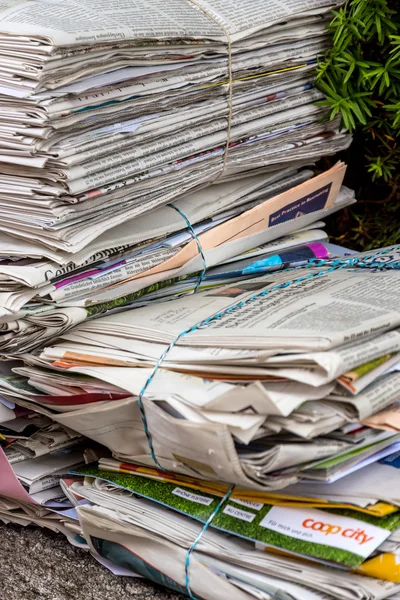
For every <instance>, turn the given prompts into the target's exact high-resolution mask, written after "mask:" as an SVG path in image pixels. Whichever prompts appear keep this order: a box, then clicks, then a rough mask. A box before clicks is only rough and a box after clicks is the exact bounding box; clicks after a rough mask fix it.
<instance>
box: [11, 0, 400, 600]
mask: <svg viewBox="0 0 400 600" xmlns="http://www.w3.org/2000/svg"><path fill="white" fill-rule="evenodd" d="M340 4H341V1H340V0H291V1H290V2H282V1H280V0H241V2H237V1H236V0H231V1H230V2H224V1H223V0H168V2H164V3H162V5H160V3H159V2H156V0H146V2H143V1H142V0H131V1H130V2H128V3H127V2H124V1H123V0H115V1H114V2H111V3H110V2H108V3H107V2H103V1H102V0H81V1H80V2H79V3H78V2H77V0H63V2H60V1H59V0H4V1H3V2H2V3H1V6H0V17H1V19H0V172H1V174H0V331H1V338H0V354H1V356H2V358H6V359H8V360H7V361H6V360H4V361H2V368H1V373H0V393H1V396H0V475H1V476H0V519H2V520H4V521H6V522H8V521H10V522H15V523H21V524H27V523H30V522H34V523H37V524H38V525H41V526H47V527H50V528H52V529H53V530H55V531H60V532H62V533H64V534H65V535H66V536H67V537H68V539H69V540H70V541H71V543H73V544H76V545H79V546H84V547H86V548H88V549H89V550H90V551H91V552H92V554H93V555H94V556H96V557H97V558H98V560H100V561H101V562H103V564H107V566H108V567H109V568H111V569H115V571H118V569H119V572H122V571H121V569H122V568H125V569H129V570H130V571H134V572H137V573H139V574H141V575H144V576H146V577H149V578H151V579H153V580H154V581H157V582H159V583H163V584H165V585H167V586H169V587H170V588H172V589H174V590H175V591H179V592H183V593H186V594H187V595H189V596H190V597H191V598H192V599H193V598H199V599H200V598H203V599H205V600H215V599H217V600H226V599H227V598H229V599H231V598H232V599H233V600H249V599H250V598H259V599H260V600H270V599H271V598H273V599H275V600H317V599H322V600H333V598H336V599H337V598H340V599H343V600H353V599H354V600H364V599H365V600H380V599H381V598H385V597H389V596H392V597H393V598H395V594H396V593H397V594H398V597H400V587H399V585H398V584H399V582H400V567H399V565H398V563H399V562H400V560H399V559H398V556H399V554H400V553H399V544H400V511H399V507H400V488H398V486H397V484H393V483H391V484H390V485H389V484H388V483H387V482H388V481H392V480H393V475H392V473H393V472H395V471H393V469H397V468H398V466H399V464H400V459H399V455H400V419H399V416H398V415H399V414H400V413H399V409H398V404H397V402H398V400H399V395H400V394H399V391H398V390H399V385H400V373H399V364H400V309H399V306H398V294H399V285H400V279H399V274H398V271H396V269H398V265H399V251H398V249H396V248H388V249H384V250H380V251H376V252H374V253H372V254H371V255H370V254H361V255H360V254H359V255H355V254H354V253H352V252H351V251H348V250H346V249H344V248H340V247H337V246H334V245H332V244H330V243H329V242H328V239H327V236H326V234H325V232H324V231H323V225H324V223H323V221H321V219H323V218H324V217H325V216H327V215H329V214H331V213H332V212H334V211H336V210H339V209H340V208H342V207H345V206H349V205H350V204H352V203H353V202H354V201H355V200H354V194H353V192H351V191H350V190H348V189H347V188H346V187H344V186H342V181H343V176H344V171H345V166H344V165H343V164H342V163H341V162H338V163H337V164H336V165H335V166H334V167H332V168H331V169H329V170H327V171H325V172H317V171H316V170H315V164H314V163H315V162H316V160H317V159H318V158H320V157H321V156H324V155H327V154H333V153H335V152H336V151H338V150H341V149H344V148H346V147H347V146H348V144H349V136H348V135H347V134H346V133H344V132H342V131H340V130H339V120H338V119H334V120H333V121H331V122H328V121H326V120H324V119H323V117H324V116H325V113H326V107H324V105H323V102H322V103H321V102H320V101H321V100H322V101H323V96H322V95H321V94H320V92H318V91H317V90H316V89H315V88H314V85H313V78H314V75H315V73H314V69H315V65H316V62H317V60H318V57H319V56H320V55H322V53H323V52H324V50H325V49H326V48H327V46H328V44H329V40H328V36H327V33H326V29H325V26H326V23H327V22H328V20H329V19H330V15H329V11H330V9H332V8H334V7H336V6H339V5H340ZM155 134H156V137H155ZM95 317H97V318H95ZM113 565H114V566H113Z"/></svg>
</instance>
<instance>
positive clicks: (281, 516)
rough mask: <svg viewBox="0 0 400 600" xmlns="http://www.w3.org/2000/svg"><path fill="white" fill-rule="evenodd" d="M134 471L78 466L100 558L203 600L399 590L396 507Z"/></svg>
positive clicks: (83, 511)
mask: <svg viewBox="0 0 400 600" xmlns="http://www.w3.org/2000/svg"><path fill="white" fill-rule="evenodd" d="M396 461H397V464H398V462H399V453H397V455H396ZM377 466H378V467H382V469H383V470H385V469H386V470H389V471H390V469H392V471H393V468H392V467H388V466H386V465H384V464H381V463H378V465H377ZM128 467H129V465H124V466H123V468H121V469H120V471H124V472H120V473H117V472H115V471H113V469H112V468H111V467H110V465H104V467H102V468H100V469H99V468H98V467H96V466H86V467H82V468H80V469H78V470H77V474H78V475H79V474H80V475H83V474H84V475H85V476H86V477H85V478H84V479H81V480H76V481H74V482H72V483H71V482H70V486H69V492H70V494H71V496H72V495H75V501H76V504H78V501H79V502H80V506H78V507H77V518H78V519H79V526H80V527H81V531H82V534H83V536H84V537H85V539H86V540H87V542H88V544H89V547H90V550H91V552H92V553H93V555H94V556H97V557H102V558H103V559H107V560H109V561H112V562H114V563H115V564H116V565H120V566H123V567H125V568H128V569H131V571H133V572H135V573H138V574H140V575H143V576H144V577H147V578H149V579H151V580H153V581H155V582H157V583H161V584H163V585H166V586H168V587H170V588H172V589H173V590H175V591H179V592H182V593H184V594H187V595H189V596H190V597H191V598H203V599H205V600H218V599H221V600H222V599H224V598H235V599H236V598H237V599H238V600H239V599H240V600H249V599H250V598H254V597H255V598H259V599H261V600H270V599H271V598H276V599H280V598H282V599H285V600H289V599H290V600H333V599H335V600H337V599H343V600H353V599H354V600H364V599H370V600H381V599H383V598H387V597H391V598H393V600H394V598H396V597H397V598H398V597H399V596H400V585H399V581H400V567H399V565H398V563H399V559H398V556H397V555H396V554H395V552H396V549H398V540H399V532H400V512H399V511H398V508H397V507H392V512H391V513H390V512H388V513H387V514H386V515H385V516H380V517H378V516H376V515H374V514H373V513H372V512H371V511H369V510H368V508H365V509H363V508H360V507H358V506H357V505H350V506H346V504H344V502H343V501H340V500H339V502H337V503H336V504H335V503H331V504H329V503H327V502H326V501H325V503H323V502H320V503H319V504H318V502H312V501H309V502H308V503H307V502H306V501H304V500H303V501H301V498H297V502H296V504H295V506H294V507H291V506H288V505H287V504H288V503H287V502H286V505H285V502H284V501H281V502H280V503H279V502H278V501H277V500H276V499H273V498H268V496H265V494H262V493H250V492H248V491H247V492H246V491H245V490H240V489H236V488H235V489H233V490H232V488H228V487H226V486H225V487H224V486H222V485H221V484H214V483H212V482H211V483H210V482H206V481H200V480H196V479H194V478H192V477H185V476H177V475H176V474H171V473H168V472H161V471H157V470H153V469H145V468H140V467H138V466H134V465H132V469H131V471H130V473H129V469H128ZM389 474H390V473H389ZM382 475H383V473H382ZM387 475H388V473H386V476H387ZM370 485H371V486H372V487H373V485H374V483H373V482H372V481H371V482H370ZM308 487H310V488H311V490H312V489H313V487H314V486H308ZM387 487H388V486H387ZM375 489H376V488H375ZM83 501H85V502H86V503H85V504H82V502H83ZM205 524H206V525H205ZM277 550H278V551H279V552H278V553H277V552H276V551H277ZM305 559H306V560H305ZM337 567H339V568H337ZM396 593H397V594H398V595H397V596H395V595H394V594H396Z"/></svg>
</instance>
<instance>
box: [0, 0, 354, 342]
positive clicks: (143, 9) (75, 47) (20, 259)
mask: <svg viewBox="0 0 400 600" xmlns="http://www.w3.org/2000/svg"><path fill="white" fill-rule="evenodd" d="M283 4H284V5H283ZM283 4H282V3H281V2H278V1H277V0H268V1H265V0H257V1H254V0H251V1H250V0H248V1H247V2H244V3H243V1H241V2H236V1H235V2H229V3H224V2H221V1H220V0H168V2H167V3H166V5H165V6H163V7H162V10H161V9H160V7H159V2H156V0H148V1H146V3H145V4H143V2H142V1H141V0H132V2H130V3H128V4H127V3H126V2H122V1H120V0H116V1H115V2H112V3H111V4H110V3H105V2H102V3H101V4H99V1H98V0H84V1H83V2H77V1H76V0H67V1H66V2H62V3H61V2H58V1H56V2H54V1H51V2H48V1H45V0H43V1H33V2H32V1H31V0H29V1H22V0H20V1H16V0H5V2H3V3H2V5H1V7H0V23H1V24H0V170H1V175H0V257H1V260H0V327H1V331H2V336H1V340H0V351H1V353H3V354H6V353H17V352H26V351H29V350H31V349H32V348H34V347H35V346H37V345H40V344H41V343H43V341H44V340H45V339H47V338H49V337H54V335H55V334H56V333H57V332H58V331H63V330H65V328H68V327H70V326H72V325H74V324H77V323H78V322H79V321H81V320H82V319H85V318H86V317H87V316H88V315H87V313H86V312H85V310H75V309H76V307H88V306H90V307H91V314H90V316H93V313H95V312H96V313H99V312H101V313H103V312H106V311H107V310H109V309H110V308H115V306H116V305H118V307H119V308H120V307H121V306H123V305H126V304H129V303H131V302H132V301H133V300H135V299H136V297H137V296H136V297H135V294H136V295H137V294H138V293H139V292H140V294H141V295H143V294H145V293H146V291H148V290H149V289H151V286H154V285H157V286H158V287H159V286H160V285H162V286H164V287H165V286H166V285H167V284H168V283H170V282H171V279H174V278H176V277H182V276H187V275H190V274H192V273H193V272H197V271H200V270H202V269H203V268H204V264H203V263H204V260H202V259H201V256H200V252H199V248H198V244H197V243H196V241H195V240H194V239H193V235H199V234H200V233H201V234H202V235H203V238H204V239H202V241H201V244H202V246H203V250H204V253H205V258H206V263H207V267H210V266H211V267H212V266H214V265H216V264H218V263H221V262H222V261H224V260H226V259H227V258H232V257H233V256H235V255H237V254H241V253H242V252H243V251H245V250H249V249H251V248H253V247H255V246H258V245H259V244H263V243H266V242H267V241H270V240H271V239H274V238H276V237H280V236H282V235H285V234H287V233H288V232H291V231H294V230H295V229H300V228H303V227H304V226H307V225H309V224H310V223H311V222H312V220H313V219H314V220H317V219H319V218H321V216H323V214H327V213H323V211H325V210H327V211H328V212H329V211H331V210H334V202H335V200H336V198H337V195H338V191H339V187H340V182H341V179H342V177H343V170H341V167H340V165H339V166H338V168H337V169H336V170H333V171H331V172H328V173H326V174H321V175H320V176H319V177H314V178H313V175H314V173H313V172H312V170H310V165H311V164H312V163H313V162H315V160H316V159H318V158H319V157H321V156H323V155H327V154H332V153H334V152H336V151H337V150H340V149H343V148H345V147H347V146H348V144H349V140H350V138H349V136H348V135H347V134H346V133H345V132H342V131H339V127H338V126H339V121H338V119H336V120H333V121H331V122H329V121H326V120H325V121H324V120H323V117H324V115H325V112H326V107H324V106H322V105H321V103H320V102H318V101H320V100H323V96H322V94H321V93H320V92H319V91H318V90H316V89H315V88H314V84H313V79H314V75H315V73H314V70H315V65H316V62H317V59H318V57H319V56H320V55H322V53H323V51H324V50H325V48H326V47H327V46H328V44H329V38H328V35H327V32H326V29H325V26H326V23H327V22H328V20H329V19H330V14H329V10H330V9H331V8H333V7H335V6H336V5H339V4H340V2H339V1H338V0H313V1H311V2H310V1H309V0H307V1H306V0H294V1H293V2H291V3H290V5H288V4H285V3H283ZM155 132H156V134H157V135H156V138H155V136H154V134H155ZM209 184H213V185H211V186H209V187H208V188H207V189H204V188H206V186H207V185H209ZM299 186H300V187H299ZM290 190H293V192H292V193H291V192H290ZM285 192H286V194H287V195H286V196H282V193H285ZM267 201H268V202H267ZM350 201H352V199H351V198H349V193H348V191H346V190H344V192H343V193H342V194H341V195H340V196H339V205H336V208H339V207H340V206H343V205H345V204H346V203H348V202H350ZM171 203H172V205H171ZM318 211H319V212H318ZM321 211H322V212H321ZM311 212H313V216H312V217H311V216H310V213H311ZM299 215H302V218H301V219H300V221H299V222H296V223H295V222H294V217H295V216H299ZM307 215H308V216H307ZM314 217H315V218H314ZM290 221H291V222H290ZM193 227H194V228H195V231H194V232H193V230H192V228H193ZM268 229H271V230H272V231H267V230H268ZM178 232H179V235H178ZM256 234H257V235H256ZM251 236H254V237H253V238H252V237H251ZM257 236H258V237H257ZM203 259H204V257H203ZM195 286H196V284H194V287H195ZM143 290H144V292H143ZM153 291H154V290H153ZM95 306H97V307H98V308H96V309H95V308H94V307H95Z"/></svg>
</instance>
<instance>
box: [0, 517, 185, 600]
mask: <svg viewBox="0 0 400 600" xmlns="http://www.w3.org/2000/svg"><path fill="white" fill-rule="evenodd" d="M0 597H1V599H2V600H126V599H127V598H134V599H135V600H182V596H179V595H178V594H174V593H173V592H169V591H167V590H164V589H161V588H159V587H155V586H153V585H152V584H151V583H149V582H147V581H145V580H143V579H136V578H135V579H134V578H131V577H116V576H114V575H112V574H111V573H110V572H109V571H107V570H106V569H104V567H102V566H101V565H99V564H98V563H97V562H96V561H95V560H94V559H93V558H92V557H91V556H90V555H89V554H88V553H86V552H84V551H83V550H80V549H77V548H73V547H72V546H71V545H70V544H69V543H68V542H67V541H66V539H65V538H64V537H63V536H62V535H56V534H54V533H52V532H51V531H48V530H42V529H39V528H37V527H27V528H25V527H20V526H18V525H3V524H0Z"/></svg>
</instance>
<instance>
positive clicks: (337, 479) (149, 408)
mask: <svg viewBox="0 0 400 600" xmlns="http://www.w3.org/2000/svg"><path fill="white" fill-rule="evenodd" d="M326 246H327V248H328V249H330V252H331V254H332V256H331V258H328V259H327V260H316V259H315V258H314V266H313V261H311V262H310V261H309V260H308V261H307V265H306V268H303V267H302V266H301V265H298V266H297V267H293V266H292V268H289V269H286V270H281V269H280V267H279V265H277V264H276V265H275V269H276V270H275V271H274V272H273V273H271V274H269V275H264V274H262V273H258V276H256V277H255V276H254V273H253V274H252V276H251V277H250V278H247V279H246V278H243V279H242V280H238V281H236V282H235V283H234V284H229V285H225V286H223V287H219V288H218V289H207V290H204V291H199V292H197V293H196V294H194V295H190V296H186V297H185V298H182V299H175V300H172V301H170V302H168V303H165V304H164V303H149V304H148V305H146V306H144V307H141V308H135V309H134V310H127V311H124V312H121V313H116V314H113V315H110V316H105V317H102V318H100V319H97V320H96V321H85V322H83V323H81V324H80V325H79V326H77V327H75V328H73V329H72V330H71V331H69V332H66V333H65V334H64V335H63V336H62V337H63V340H62V341H60V342H58V343H56V344H52V345H50V346H48V347H46V348H45V349H44V350H42V351H41V352H39V351H38V352H35V353H31V354H29V355H24V356H23V357H22V358H23V362H24V364H23V366H13V367H12V370H11V372H10V375H9V376H8V377H4V378H3V379H2V381H1V382H0V385H1V390H2V397H3V402H12V401H15V402H16V403H17V404H18V405H19V406H20V407H22V408H25V409H26V410H35V411H36V412H38V413H40V414H42V415H45V416H46V417H48V418H49V419H51V420H52V421H53V430H54V431H64V432H70V431H71V430H72V431H76V432H78V434H80V435H82V436H86V437H87V438H89V439H91V440H92V441H93V442H97V443H98V444H101V445H102V446H103V447H104V446H105V447H107V448H109V450H111V452H112V455H111V454H110V453H108V454H107V451H106V450H104V452H103V454H102V455H100V460H99V461H97V460H95V461H94V462H91V463H90V464H86V465H84V466H81V467H75V466H73V467H72V468H71V474H70V475H69V476H68V477H67V478H65V479H62V480H61V485H62V489H63V492H64V493H65V494H66V497H67V498H68V500H69V501H70V502H71V504H73V505H75V507H76V510H75V511H74V510H72V511H71V510H69V512H68V513H67V514H66V515H63V516H62V515H60V514H59V513H57V515H58V517H57V518H58V519H59V520H61V521H62V523H61V525H62V527H64V529H65V530H66V531H68V532H69V536H70V538H71V537H72V539H75V538H74V536H75V535H77V534H79V535H83V537H84V539H85V540H86V542H87V544H88V547H89V549H90V551H91V552H92V553H93V554H94V555H95V556H97V557H98V559H99V560H106V561H112V562H114V563H115V564H116V565H119V566H123V567H124V568H129V569H131V570H132V571H134V572H137V573H139V574H142V575H144V576H146V577H149V578H151V579H153V580H154V581H156V582H158V583H163V584H165V585H167V586H169V587H171V588H172V589H174V590H176V591H181V592H183V593H186V594H188V595H189V596H190V597H195V598H205V599H210V600H214V599H216V598H218V599H219V598H221V600H222V598H227V597H229V598H231V597H232V598H238V600H239V599H243V600H245V599H246V600H248V599H249V598H254V597H256V598H260V599H266V600H267V599H269V598H271V597H272V598H277V599H278V598H285V599H286V598H287V599H289V598H290V599H291V600H292V599H296V600H297V599H299V600H309V599H310V598H312V599H314V598H315V599H318V598H320V599H323V600H331V599H333V598H340V599H342V598H343V600H347V599H350V600H351V599H353V598H354V599H364V598H370V599H371V600H380V599H382V598H386V597H393V598H396V593H397V594H399V595H400V561H399V558H398V554H399V553H398V548H399V540H400V511H399V507H400V488H399V486H398V484H397V480H396V477H395V475H396V473H397V469H398V468H399V465H400V434H399V431H400V422H399V419H398V414H399V412H398V411H399V409H398V400H399V385H400V374H399V371H398V369H399V365H400V329H399V328H400V310H399V306H398V301H397V298H398V295H399V287H400V278H399V273H398V264H399V250H398V249H397V248H388V249H384V250H380V251H376V252H372V253H371V254H369V253H364V254H357V255H354V254H352V255H351V256H349V257H344V256H343V255H342V256H338V255H339V253H340V249H338V248H336V249H335V247H333V246H329V245H328V244H326ZM335 250H336V254H334V251H335ZM286 252H288V250H286ZM281 255H283V252H281V254H279V253H278V252H277V253H275V255H274V256H275V258H274V261H275V262H277V257H278V256H281ZM269 256H270V257H271V255H269ZM335 256H337V258H335ZM246 260H248V259H246ZM228 264H229V263H228ZM265 264H266V263H265ZM24 386H25V388H26V389H25V390H24ZM27 386H31V387H30V388H29V390H28V389H27ZM44 392H46V393H47V394H45V393H44ZM101 393H103V397H101ZM96 394H97V396H96ZM106 394H108V395H109V396H108V397H105V395H106ZM19 410H21V408H20V409H19ZM54 423H58V424H59V426H61V427H62V429H61V430H58V429H57V427H56V426H55V425H54ZM86 444H89V445H90V442H89V440H86ZM7 452H8V453H10V450H9V449H6V453H7ZM93 456H94V451H93V450H92V452H91V453H90V456H89V457H88V458H89V460H90V457H93ZM97 457H99V454H97ZM86 462H88V460H86ZM0 491H1V493H2V494H3V495H4V496H10V495H11V496H12V494H10V491H9V488H7V485H6V484H5V483H2V485H1V487H0ZM59 512H60V511H59ZM32 520H34V519H33V518H32ZM276 551H279V552H278V553H276ZM282 553H283V554H282ZM304 559H306V560H304ZM338 567H339V568H338ZM282 594H283V595H282Z"/></svg>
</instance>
